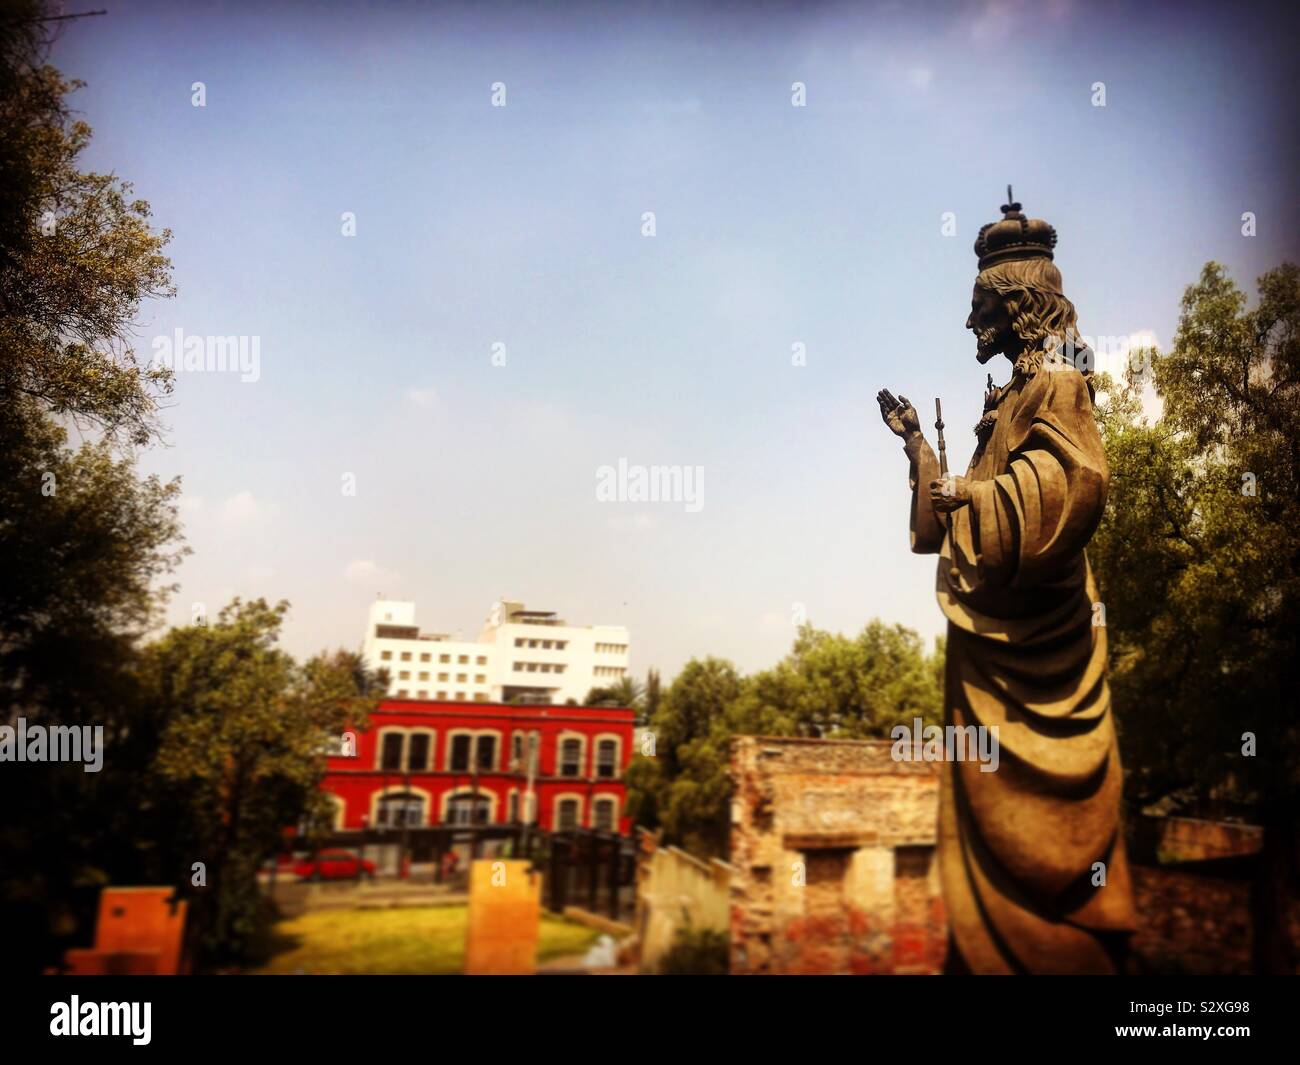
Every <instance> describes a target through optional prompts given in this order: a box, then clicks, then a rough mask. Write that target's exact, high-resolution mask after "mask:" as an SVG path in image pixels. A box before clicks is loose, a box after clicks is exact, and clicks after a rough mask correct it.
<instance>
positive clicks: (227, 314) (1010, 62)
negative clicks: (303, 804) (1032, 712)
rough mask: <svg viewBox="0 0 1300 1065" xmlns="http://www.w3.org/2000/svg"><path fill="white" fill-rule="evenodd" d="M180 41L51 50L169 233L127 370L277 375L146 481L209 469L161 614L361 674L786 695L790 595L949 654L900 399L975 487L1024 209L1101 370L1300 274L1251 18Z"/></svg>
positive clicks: (816, 610) (694, 22)
mask: <svg viewBox="0 0 1300 1065" xmlns="http://www.w3.org/2000/svg"><path fill="white" fill-rule="evenodd" d="M90 6H94V5H90ZM190 6H191V5H186V4H179V5H177V4H162V3H160V4H151V3H130V2H122V3H112V4H110V5H109V7H110V14H109V15H108V16H107V17H103V18H95V19H87V20H84V21H82V22H78V23H75V24H72V25H70V26H68V27H67V28H66V29H65V31H64V33H63V35H62V38H61V39H60V41H59V43H58V45H57V46H56V48H55V52H54V56H53V59H54V62H55V63H56V64H57V65H59V66H60V67H61V68H62V69H63V70H64V71H65V72H66V73H67V74H68V75H69V76H73V77H78V78H81V79H84V80H85V81H86V82H87V87H86V88H85V89H84V90H82V91H81V92H80V93H79V94H78V96H77V97H76V101H77V105H78V106H79V107H80V108H81V109H82V111H83V112H84V115H85V117H86V118H87V120H88V121H89V122H90V123H91V125H92V126H93V128H94V130H95V140H94V142H93V144H92V147H91V149H90V150H89V152H88V163H89V164H90V165H93V166H95V167H96V168H99V169H111V170H113V171H114V172H116V173H118V174H120V175H121V176H123V177H125V178H127V179H129V180H131V181H132V182H133V183H134V184H135V187H136V190H137V193H138V194H139V195H140V196H142V197H144V198H145V199H147V200H149V201H150V203H151V205H152V207H153V211H154V215H155V220H156V222H157V224H158V225H159V226H165V227H168V228H170V229H171V230H172V231H173V234H174V238H173V242H172V244H171V247H170V253H171V256H172V259H173V262H174V266H175V280H176V283H177V286H178V289H179V294H178V296H177V297H176V298H175V299H174V300H170V301H166V302H159V303H152V304H149V305H148V306H146V307H145V308H144V309H143V312H142V315H141V321H140V329H139V338H140V344H139V347H140V350H141V351H142V352H144V353H145V354H146V355H147V354H148V352H149V350H150V342H151V340H152V338H153V337H154V336H156V335H158V334H171V333H172V331H173V330H175V329H177V328H180V329H183V330H184V331H185V333H187V334H193V335H208V334H214V335H245V336H256V337H258V338H259V342H260V353H261V375H260V378H259V380H257V381H256V382H254V383H242V382H240V380H239V379H238V376H237V375H232V374H224V375H223V374H184V373H183V374H181V375H180V377H179V379H178V382H177V388H176V391H175V393H174V396H173V397H172V405H171V407H170V408H169V409H168V410H167V412H166V417H165V420H166V423H167V426H168V433H167V446H165V447H158V448H154V449H152V450H151V451H148V452H146V453H145V454H144V455H143V456H142V464H143V466H144V468H145V469H146V470H149V471H156V472H158V473H160V474H162V475H164V476H167V477H170V476H174V475H181V476H182V477H183V479H184V485H185V493H186V499H185V505H184V514H185V523H186V533H187V537H188V540H189V543H190V545H191V547H192V548H193V549H194V552H195V553H194V555H193V556H192V557H190V558H189V559H188V560H187V561H186V562H185V563H184V565H183V567H182V569H181V570H180V572H179V574H178V577H179V580H180V582H181V591H180V594H179V595H178V596H177V597H176V599H175V602H174V605H173V610H172V614H171V619H172V620H173V621H183V620H186V619H188V617H189V615H190V612H191V604H192V603H194V602H203V603H206V604H207V606H208V609H209V610H215V609H216V608H217V607H218V606H219V605H220V604H221V603H222V602H223V601H225V600H226V599H228V598H229V597H230V596H232V595H234V594H240V595H243V596H246V597H247V596H255V595H263V596H267V597H268V598H272V599H275V598H281V597H284V598H288V599H289V600H290V601H291V602H292V604H293V611H292V615H291V618H290V621H289V624H288V626H287V629H286V634H285V636H286V644H287V646H288V647H289V648H290V649H291V650H293V651H295V652H297V653H307V652H310V651H313V650H316V649H319V648H320V647H323V646H332V645H343V646H349V647H355V646H358V645H359V643H360V639H361V630H362V627H363V621H364V615H365V610H366V605H367V603H368V602H369V601H370V600H371V599H372V598H373V597H374V596H375V594H376V593H377V592H381V591H382V592H384V593H386V594H387V595H388V596H390V597H392V598H405V599H413V600H415V601H416V602H417V604H418V619H419V621H420V622H421V623H422V624H423V625H424V626H425V627H426V628H431V629H436V630H440V631H455V630H461V631H462V632H463V633H465V634H466V635H471V634H473V633H476V632H477V629H478V625H479V623H480V621H481V619H482V617H483V615H484V614H485V612H486V610H487V607H488V606H489V604H490V602H491V601H492V600H493V599H495V598H496V597H498V596H500V595H506V596H510V597H513V598H520V599H524V600H525V601H526V602H528V603H529V605H530V606H535V607H549V608H553V609H557V610H560V611H562V612H564V613H565V614H566V615H567V616H568V617H569V618H570V620H571V621H573V622H575V623H591V622H600V623H621V624H626V625H628V626H629V627H630V628H631V630H632V659H633V665H634V668H635V670H636V671H637V672H638V673H640V672H641V671H643V670H644V669H645V668H646V667H648V666H658V667H660V668H661V669H662V670H664V671H665V673H667V674H671V673H673V672H675V671H676V670H677V669H678V668H679V667H680V666H681V664H682V663H683V662H684V661H685V660H687V659H688V658H690V657H691V656H697V655H704V654H710V653H712V654H720V655H723V656H726V657H729V658H731V659H733V660H734V661H736V662H737V664H738V665H740V666H741V667H742V668H745V669H754V668H760V667H762V666H764V665H767V664H770V663H771V662H773V661H775V660H776V659H777V658H778V657H780V655H781V654H782V653H784V651H785V650H786V649H787V648H788V646H789V643H790V640H791V637H792V635H793V629H792V625H791V619H792V615H793V611H794V609H795V604H802V605H803V606H804V607H805V608H806V611H807V614H808V616H809V618H810V619H811V620H812V621H813V622H814V623H815V624H817V625H818V626H821V627H825V628H830V629H836V630H841V631H856V630H857V629H859V628H860V627H861V626H862V624H864V623H865V622H866V621H867V620H868V619H870V618H872V617H876V616H879V617H882V618H885V619H887V620H890V621H900V622H903V623H905V624H907V625H910V626H912V627H914V628H916V629H918V630H919V631H921V632H922V633H923V634H925V635H926V636H927V637H930V636H933V635H936V634H937V633H939V632H940V631H941V630H942V623H941V617H940V614H939V611H938V608H937V607H936V605H935V603H934V599H933V594H932V587H933V583H932V582H933V565H934V563H933V560H932V559H927V558H917V557H914V556H912V555H910V554H909V553H908V550H907V507H908V493H907V485H906V474H907V467H906V461H905V459H904V457H903V454H902V450H901V447H900V446H899V444H898V442H897V441H896V439H895V438H894V437H892V436H890V435H889V433H888V432H887V430H886V429H885V428H884V426H883V425H882V424H881V423H880V420H879V415H878V412H877V410H876V408H875V404H874V401H873V397H874V395H875V393H876V391H877V389H879V388H880V387H882V386H884V387H889V388H891V389H892V390H894V391H895V392H902V393H904V394H906V395H907V396H909V397H910V398H912V399H913V400H914V401H915V402H916V403H917V405H918V407H921V408H922V411H923V413H926V412H928V411H929V410H931V409H933V407H932V405H933V399H934V397H935V396H936V395H938V396H942V398H943V400H944V411H945V415H946V418H947V421H948V424H949V430H948V432H947V434H946V435H947V437H948V447H949V454H950V457H951V459H952V462H953V465H954V466H955V467H959V468H960V467H964V465H965V462H966V459H967V457H968V455H969V453H970V450H971V447H972V445H973V441H974V438H973V436H972V435H971V433H970V431H969V428H968V427H969V426H970V425H973V424H974V422H975V420H976V419H977V417H978V415H979V410H980V400H981V395H982V389H983V382H984V370H983V369H982V368H981V367H979V366H978V364H977V363H976V362H975V359H974V345H973V341H972V339H971V337H970V334H969V333H967V332H966V331H965V330H964V329H963V323H964V321H965V317H966V314H967V311H968V304H969V298H970V286H971V283H972V281H973V279H974V275H975V257H974V254H973V252H972V250H971V244H972V242H973V241H974V238H975V234H976V232H977V230H978V228H979V226H980V225H981V224H983V223H984V222H989V221H993V220H995V219H996V218H997V217H998V210H997V209H998V206H999V205H1000V204H1001V203H1002V202H1003V201H1004V198H1005V186H1006V185H1007V183H1008V182H1011V183H1014V185H1015V190H1016V197H1017V199H1019V200H1020V201H1021V202H1023V203H1024V205H1025V209H1026V211H1027V212H1028V213H1029V214H1030V215H1032V216H1035V217H1043V218H1046V219H1047V220H1048V221H1050V222H1051V223H1052V224H1053V225H1055V226H1056V228H1057V230H1058V233H1059V235H1060V244H1059V246H1058V249H1057V264H1058V265H1059V266H1060V268H1061V270H1062V273H1063V274H1064V277H1065V282H1066V290H1067V293H1068V294H1069V296H1070V297H1071V299H1072V300H1073V301H1074V302H1075V304H1076V306H1077V307H1078V309H1079V315H1080V326H1081V329H1082V331H1083V332H1084V333H1085V334H1088V335H1127V334H1130V333H1134V332H1136V331H1147V330H1149V331H1151V332H1153V333H1154V334H1155V336H1156V338H1157V339H1158V340H1160V341H1161V342H1164V343H1167V342H1168V341H1169V340H1170V339H1171V338H1172V335H1173V331H1174V327H1175V324H1176V320H1177V310H1178V300H1179V298H1180V296H1181V293H1182V290H1183V288H1184V287H1185V286H1186V285H1187V284H1188V283H1190V282H1191V281H1193V280H1194V279H1195V277H1196V276H1197V274H1198V272H1199V270H1200V268H1201V265H1202V264H1203V263H1204V262H1205V261H1206V260H1208V259H1218V260H1220V261H1222V262H1224V263H1226V264H1227V266H1228V267H1229V269H1230V271H1231V273H1232V274H1233V276H1234V277H1235V278H1236V279H1237V280H1238V282H1239V283H1241V284H1243V285H1245V286H1247V287H1252V288H1253V282H1254V278H1255V277H1257V276H1258V275H1259V274H1260V273H1262V272H1263V271H1264V270H1266V269H1268V268H1269V267H1271V266H1273V265H1276V264H1277V263H1278V262H1280V261H1282V260H1283V259H1284V258H1287V257H1291V258H1294V257H1295V255H1296V247H1295V235H1296V233H1297V232H1300V227H1298V226H1297V222H1298V221H1300V219H1297V208H1296V203H1295V197H1294V192H1295V188H1294V180H1293V178H1294V175H1295V171H1296V166H1295V163H1296V146H1295V136H1294V130H1295V110H1294V109H1295V104H1294V101H1295V100H1296V99H1297V98H1298V93H1297V89H1300V86H1298V85H1297V76H1296V74H1295V73H1294V67H1295V64H1294V62H1293V59H1292V56H1291V55H1290V50H1291V49H1292V48H1293V45H1294V40H1295V33H1294V29H1295V24H1294V20H1292V22H1291V23H1290V24H1289V25H1288V24H1286V23H1283V22H1280V21H1278V20H1277V19H1276V18H1275V17H1273V16H1269V15H1267V14H1266V9H1264V8H1259V9H1255V8H1252V7H1251V6H1250V5H1234V6H1232V7H1231V8H1227V9H1224V10H1222V11H1217V12H1216V11H1215V9H1214V8H1212V7H1209V6H1202V5H1195V4H1177V5H1163V4H1143V5H1125V6H1121V5H1106V4H1100V5H1096V4H1094V5H1088V6H1087V7H1086V8H1085V7H1084V5H1081V4H1072V3H1065V2H1047V3H1023V4H1022V3H980V4H953V5H941V4H933V5H904V4H880V5H871V4H845V5H839V4H826V5H799V6H791V7H785V6H781V5H774V4H769V5H740V4H732V5H673V4H654V5H636V4H632V5H609V6H608V7H583V6H579V5H558V9H557V10H549V11H545V12H537V11H529V10H528V9H526V8H523V7H514V6H500V7H493V8H492V9H491V10H482V9H481V8H476V7H473V6H465V7H457V6H441V7H435V8H433V9H428V8H427V7H426V6H424V5H401V4H388V5H381V4H352V5H344V4H312V5H287V4H257V5H255V4H227V5H222V4H215V5H204V6H203V8H202V9H201V10H190ZM194 82H203V83H204V85H205V87H206V106H205V107H202V108H198V107H194V106H192V104H191V86H192V84H193V83H194ZM495 82H501V83H504V85H505V87H506V106H505V107H493V106H491V86H492V85H493V83H495ZM794 82H803V83H804V84H805V85H806V87H807V88H806V93H807V106H806V107H800V108H797V107H793V106H791V86H792V83H794ZM1095 82H1103V83H1104V84H1105V92H1106V106H1105V107H1095V106H1093V103H1092V100H1093V96H1094V93H1093V89H1092V86H1093V84H1094V83H1095ZM647 211H651V212H654V215H655V224H656V233H655V235H654V236H653V237H646V236H643V235H642V216H643V214H644V213H645V212H647ZM1245 211H1252V212H1254V213H1255V215H1256V218H1257V235H1256V236H1254V237H1250V238H1247V237H1243V236H1242V234H1241V215H1242V213H1243V212H1245ZM344 212H352V213H353V214H354V215H355V218H356V235H355V236H353V237H345V236H343V235H342V233H341V227H342V222H341V216H342V215H343V213H344ZM944 212H953V213H954V214H955V217H956V235H955V236H944V235H943V234H942V232H941V225H942V221H943V215H944ZM497 343H500V344H504V345H505V355H506V359H505V365H504V366H494V365H492V352H493V345H494V344H497ZM796 343H801V344H803V345H804V346H805V350H806V359H807V365H804V366H792V365H791V351H792V345H794V344H796ZM991 368H992V367H991ZM1006 376H1007V374H1006V371H1005V370H1004V369H1003V368H1002V367H1000V366H999V367H997V368H996V370H995V377H996V378H997V379H998V380H999V381H1002V380H1004V379H1005V377H1006ZM620 458H625V459H627V461H628V462H630V463H634V464H643V465H659V464H668V465H683V466H702V467H704V506H703V508H702V509H700V510H699V511H698V512H695V513H688V512H687V511H686V510H685V508H684V507H683V506H681V505H667V504H638V503H609V502H599V501H598V500H597V498H596V493H595V484H596V470H597V468H598V467H600V466H602V465H606V464H611V465H612V464H615V463H617V462H618V460H619V459H620ZM344 474H353V475H355V478H356V494H355V496H347V495H344V494H343V491H342V488H341V483H342V478H343V475H344Z"/></svg>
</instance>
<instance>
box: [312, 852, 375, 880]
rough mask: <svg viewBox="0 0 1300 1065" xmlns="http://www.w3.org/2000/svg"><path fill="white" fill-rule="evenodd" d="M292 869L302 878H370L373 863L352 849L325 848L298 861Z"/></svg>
mask: <svg viewBox="0 0 1300 1065" xmlns="http://www.w3.org/2000/svg"><path fill="white" fill-rule="evenodd" d="M293 871H294V874H295V875H296V876H298V877H299V878H300V879H302V880H355V879H357V877H358V876H363V877H365V878H366V879H367V880H372V879H374V875H375V863H374V862H372V861H370V860H369V859H368V858H359V857H358V856H357V855H356V854H354V853H353V852H352V851H346V850H327V851H321V852H320V853H319V854H317V855H316V857H314V858H309V859H307V860H306V861H302V862H298V863H297V864H295V865H294V867H293Z"/></svg>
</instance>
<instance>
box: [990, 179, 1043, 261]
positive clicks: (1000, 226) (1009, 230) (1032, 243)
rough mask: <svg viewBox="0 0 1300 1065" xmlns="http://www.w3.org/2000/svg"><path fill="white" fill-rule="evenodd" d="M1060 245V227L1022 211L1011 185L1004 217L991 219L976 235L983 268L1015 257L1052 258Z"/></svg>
mask: <svg viewBox="0 0 1300 1065" xmlns="http://www.w3.org/2000/svg"><path fill="white" fill-rule="evenodd" d="M1055 247H1056V230H1055V229H1053V228H1052V227H1051V226H1049V225H1048V224H1047V223H1046V222H1044V221H1043V220H1042V219H1041V218H1026V217H1025V216H1024V215H1023V214H1021V213H1020V204H1018V203H1016V202H1015V200H1013V199H1012V198H1011V186H1010V185H1008V186H1007V202H1006V203H1004V204H1003V205H1002V221H1001V222H990V223H989V224H988V225H986V226H981V227H980V235H979V236H978V237H976V238H975V254H976V255H978V256H979V260H980V261H979V268H980V269H981V270H983V269H985V268H987V267H990V266H993V265H994V264H995V263H1006V262H1010V261H1012V260H1013V259H1050V258H1051V257H1052V249H1053V248H1055Z"/></svg>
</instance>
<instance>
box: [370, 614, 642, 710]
mask: <svg viewBox="0 0 1300 1065" xmlns="http://www.w3.org/2000/svg"><path fill="white" fill-rule="evenodd" d="M628 644H629V639H628V631H627V629H626V628H625V627H624V626H622V625H589V626H576V625H569V624H567V623H566V622H565V621H564V620H563V619H562V618H560V617H558V616H557V615H556V614H555V613H554V612H552V611H548V610H525V609H524V604H523V603H518V602H511V601H509V600H504V599H502V600H498V601H497V602H496V603H495V604H493V606H492V610H491V612H490V613H489V614H488V617H487V620H486V621H485V622H484V623H483V629H482V631H481V632H480V633H479V637H478V639H477V640H475V641H469V640H459V639H455V638H453V637H451V636H449V635H445V634H441V633H422V632H420V630H419V626H417V625H416V624H415V604H414V603H407V602H397V601H393V600H386V599H380V600H377V601H376V602H374V603H372V604H371V606H370V618H369V621H368V623H367V625H366V638H365V642H364V644H363V647H362V653H363V655H364V656H365V659H366V664H367V665H368V666H369V667H370V668H371V669H381V668H382V669H386V670H388V676H389V684H388V694H389V695H392V696H396V697H398V698H407V699H443V700H451V701H455V702H480V703H486V702H504V701H506V700H508V699H514V698H519V699H527V700H528V701H531V702H539V703H566V702H568V701H569V700H573V701H574V702H577V703H581V702H583V701H584V700H585V699H586V696H587V693H588V692H589V691H591V689H592V688H604V687H609V686H610V685H612V684H617V683H618V682H619V681H620V680H622V679H623V678H624V677H626V676H627V669H628Z"/></svg>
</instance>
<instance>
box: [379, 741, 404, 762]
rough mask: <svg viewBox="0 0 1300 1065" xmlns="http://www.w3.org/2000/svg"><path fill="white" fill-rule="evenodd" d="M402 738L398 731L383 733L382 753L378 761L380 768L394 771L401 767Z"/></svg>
mask: <svg viewBox="0 0 1300 1065" xmlns="http://www.w3.org/2000/svg"><path fill="white" fill-rule="evenodd" d="M402 740H403V737H402V734H401V733H400V732H385V733H384V742H383V747H382V752H383V753H382V758H381V761H380V763H379V767H380V768H381V769H385V770H389V771H391V772H396V771H397V770H399V769H401V768H402Z"/></svg>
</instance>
